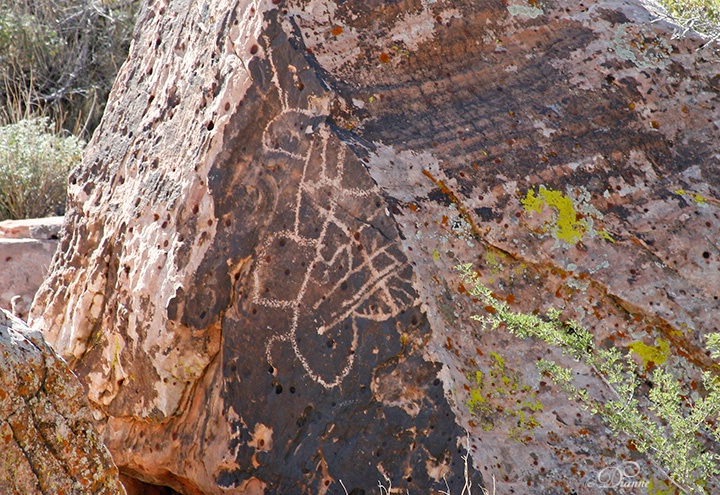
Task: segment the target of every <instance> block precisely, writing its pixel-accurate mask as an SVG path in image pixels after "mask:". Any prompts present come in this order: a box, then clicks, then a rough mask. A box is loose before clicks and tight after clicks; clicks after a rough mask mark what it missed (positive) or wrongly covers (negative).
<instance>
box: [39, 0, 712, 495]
mask: <svg viewBox="0 0 720 495" xmlns="http://www.w3.org/2000/svg"><path fill="white" fill-rule="evenodd" d="M653 20H654V19H653V17H652V16H651V15H650V14H649V13H648V12H647V11H646V10H645V8H644V6H643V5H642V4H641V2H640V1H639V0H624V1H620V0H607V1H596V2H571V1H565V0H558V1H554V2H544V3H540V2H535V1H529V2H524V1H513V2H509V3H508V2H504V1H499V0H498V1H484V2H478V1H475V0H466V1H455V0H453V1H449V0H448V1H442V0H437V1H430V0H427V1H426V0H407V1H402V2H397V1H380V0H374V1H367V0H342V1H341V0H336V1H332V0H294V1H284V0H272V1H267V0H264V1H262V2H256V1H252V2H251V1H239V2H238V1H230V0H217V1H212V2H211V1H201V2H199V3H198V2H188V1H183V0H176V1H155V2H148V3H147V4H146V5H145V7H144V8H143V9H142V11H141V13H140V16H139V23H138V29H137V31H136V39H135V42H134V45H133V47H132V49H131V52H130V56H129V59H128V61H127V63H126V64H125V65H124V66H123V69H122V70H121V72H120V74H119V76H118V80H117V82H116V84H115V87H114V90H113V93H112V95H111V97H110V100H109V102H108V106H107V110H106V114H105V117H104V119H103V122H102V124H101V126H100V127H99V128H98V130H97V131H96V133H95V136H94V138H93V140H92V142H91V143H90V145H89V146H88V148H87V150H86V152H85V156H84V159H83V164H82V166H81V167H80V168H79V169H78V170H76V171H75V172H74V174H73V175H72V177H71V185H70V193H69V194H70V197H69V203H68V213H67V216H68V221H67V223H66V225H67V228H66V229H65V230H64V232H63V235H62V240H61V247H60V250H59V252H58V255H57V256H56V258H55V259H54V263H53V266H52V271H51V274H50V277H49V279H48V280H47V281H46V283H45V284H44V286H43V287H42V289H41V291H40V293H39V294H38V296H37V298H36V300H35V305H34V307H33V310H32V321H33V324H34V325H36V326H37V328H42V329H44V330H45V331H46V337H47V338H48V340H49V341H50V342H52V344H53V345H54V346H56V348H57V349H58V350H59V352H61V353H62V355H63V356H64V357H65V358H66V359H67V360H68V362H69V363H70V365H71V366H72V367H73V369H74V370H75V371H76V372H77V373H78V374H79V376H80V377H81V379H82V380H84V382H85V384H86V385H87V387H88V391H89V397H90V400H91V401H92V402H93V404H94V405H96V406H97V407H98V408H99V409H100V410H101V411H102V412H103V414H104V417H103V418H102V419H101V420H100V421H99V422H98V425H99V427H100V428H102V430H103V432H104V438H105V440H106V442H107V444H108V446H109V448H110V450H111V451H112V452H113V454H114V456H115V459H116V461H117V462H118V464H119V465H120V467H121V469H122V470H123V471H124V472H125V473H127V474H129V475H132V476H134V477H136V478H138V479H141V480H143V481H145V482H148V483H154V484H158V485H167V486H171V487H173V489H175V490H177V491H179V492H182V493H185V494H200V493H206V494H216V493H217V494H220V493H263V492H264V493H290V492H292V493H298V492H303V493H304V492H312V493H316V492H319V493H342V487H341V486H340V484H339V483H340V480H343V484H344V486H345V487H346V488H347V490H348V492H349V493H355V494H357V493H363V491H364V493H370V492H371V491H373V490H374V489H376V488H377V486H376V483H377V481H378V480H379V481H381V482H383V483H385V485H387V483H388V482H387V481H385V477H387V479H389V480H391V481H392V482H393V487H394V488H399V489H402V490H403V491H404V490H406V489H408V490H410V491H411V492H412V493H421V492H422V493H427V492H428V491H429V490H432V489H436V490H437V489H443V490H447V489H449V490H450V491H451V492H453V493H460V492H461V491H462V487H463V484H464V483H465V477H466V476H465V472H464V471H465V469H464V462H463V458H462V456H463V445H464V444H465V433H464V431H463V430H466V431H467V432H468V434H469V439H470V441H469V444H470V445H469V446H470V451H471V454H472V461H473V464H474V467H475V468H476V469H478V471H476V470H474V469H473V468H472V467H471V468H469V469H468V470H467V478H468V479H469V481H472V482H473V483H474V484H475V487H477V485H478V484H479V483H481V482H484V483H485V484H486V486H489V480H490V477H491V476H495V477H496V479H497V481H498V484H499V486H498V490H499V491H500V492H502V493H511V492H513V490H514V491H515V493H538V494H539V493H543V494H545V493H572V492H573V491H574V492H577V493H580V492H582V491H583V490H585V488H582V487H585V486H587V485H588V484H589V483H597V482H599V481H602V480H598V475H599V473H602V472H603V469H605V468H608V467H609V468H612V469H616V470H618V471H615V472H621V473H625V474H627V473H628V471H627V469H626V470H625V471H622V469H624V468H622V467H616V466H618V465H621V463H622V462H632V463H633V464H632V466H633V468H635V467H637V470H638V471H633V473H631V474H632V476H630V475H629V474H628V475H627V477H630V478H633V480H634V481H638V482H643V483H653V486H655V487H660V486H664V485H663V483H666V481H665V475H664V473H663V470H662V469H660V468H658V467H657V465H656V464H653V463H651V462H649V461H648V459H647V458H645V457H643V456H642V455H640V454H639V453H638V452H637V449H636V446H635V445H634V444H633V442H631V441H628V438H627V437H624V436H619V437H614V436H612V435H610V433H609V431H608V429H607V428H606V427H605V426H604V424H603V423H602V421H601V420H600V419H598V418H597V417H594V416H592V415H591V414H590V412H588V411H586V410H584V409H582V408H580V407H578V405H577V404H576V403H574V402H570V401H568V400H567V399H566V398H565V397H564V395H563V394H562V393H561V392H560V390H559V388H558V387H557V386H554V385H553V384H552V383H548V381H547V380H546V379H544V378H543V377H542V376H540V375H539V373H538V370H537V369H536V367H535V362H536V361H537V360H538V359H539V358H541V357H547V356H548V355H550V356H554V357H555V358H556V359H558V360H560V361H563V360H564V362H565V364H567V365H568V366H571V367H572V368H573V370H574V371H575V373H576V374H577V376H578V377H579V378H580V379H581V380H583V383H584V384H585V385H586V386H587V387H588V390H589V393H590V394H591V395H592V396H593V397H595V398H597V399H598V400H601V399H602V398H603V397H604V396H606V395H607V394H608V391H607V390H605V389H604V388H603V383H602V381H601V380H600V379H599V378H598V377H597V376H594V375H593V373H592V370H591V369H589V368H588V367H586V366H584V365H581V364H578V363H574V362H572V361H569V360H568V359H567V358H566V357H563V356H562V355H561V354H560V353H559V352H557V351H555V350H553V349H551V348H548V347H547V346H546V345H544V344H542V343H540V342H538V341H534V340H528V339H526V340H521V339H519V338H515V337H512V336H510V335H508V334H507V333H506V332H503V331H500V330H498V331H494V332H486V333H483V332H480V331H479V326H478V325H477V324H476V323H475V322H474V320H472V319H471V318H470V317H471V316H472V315H473V314H476V313H482V312H484V311H485V309H484V308H483V304H477V302H476V301H473V299H472V297H470V296H469V295H468V292H469V288H468V287H466V286H465V285H464V284H463V283H462V282H461V281H460V277H459V273H458V272H457V270H456V269H455V268H454V267H455V265H457V264H459V263H473V264H474V267H475V268H476V269H477V270H478V273H479V275H480V278H481V280H482V281H483V282H484V283H485V284H486V285H488V286H490V287H491V288H492V290H493V291H494V295H495V297H496V298H503V299H504V300H506V301H507V302H508V303H509V304H510V305H511V307H512V308H513V310H516V311H518V312H524V313H533V312H535V313H537V312H538V311H543V310H545V309H547V308H548V307H550V306H553V307H555V308H559V309H560V310H562V311H563V313H562V318H563V319H569V318H574V319H577V320H578V321H579V322H580V323H581V324H582V325H583V326H585V327H587V328H589V329H591V330H592V331H593V332H594V334H595V340H596V342H597V343H598V344H599V345H600V344H602V345H609V346H616V347H618V348H619V349H621V350H626V349H636V350H641V351H643V352H639V354H642V355H641V356H639V357H638V359H639V358H640V357H642V358H643V359H645V361H646V362H643V363H642V364H644V365H645V367H646V368H642V367H641V368H640V372H641V373H643V372H644V369H648V370H649V369H651V368H652V367H653V366H654V365H656V364H657V365H660V364H662V363H661V362H660V361H661V359H660V357H662V356H664V359H663V361H669V362H671V363H672V364H673V366H674V369H675V370H676V372H677V373H678V374H679V376H681V377H684V378H686V379H688V380H690V379H691V377H697V376H698V374H699V372H700V371H702V370H708V371H711V372H713V373H717V365H716V364H715V363H714V362H713V361H712V360H711V359H710V358H709V357H708V356H707V355H706V354H705V352H704V351H703V348H702V346H703V345H704V339H703V336H704V335H705V334H706V333H708V332H710V331H713V330H714V329H716V323H715V321H714V315H715V314H716V313H717V310H718V304H719V303H718V297H719V296H720V283H719V281H720V278H719V275H718V268H719V267H720V262H719V260H720V251H719V250H718V246H717V243H716V241H715V238H716V237H717V235H716V234H717V232H718V221H719V220H718V205H719V204H720V201H719V200H718V199H717V198H718V197H720V196H718V194H719V192H718V191H717V185H718V184H719V183H720V177H719V173H718V170H719V169H718V168H717V166H716V160H717V156H718V154H719V153H720V144H719V142H718V140H717V139H716V138H715V133H716V131H717V125H718V123H720V111H718V110H717V108H718V101H717V100H718V94H719V93H720V86H719V82H718V81H719V79H718V76H717V72H718V70H717V67H718V66H717V62H716V60H717V53H715V49H714V48H713V47H712V46H703V41H702V40H701V39H699V38H697V37H694V36H687V37H685V38H682V39H676V38H675V37H674V36H673V34H674V28H673V27H672V26H671V25H669V24H667V23H664V22H657V23H654V22H653ZM487 311H489V312H490V313H492V312H493V311H494V309H493V308H492V307H488V308H487ZM642 346H645V347H642ZM658 356H659V357H658ZM656 361H657V362H656ZM642 378H643V379H645V378H646V377H645V376H643V377H642ZM480 473H482V476H481V474H480ZM605 473H607V471H605ZM638 476H640V477H642V479H639V478H638ZM443 479H446V480H447V483H448V487H449V488H447V487H446V485H445V481H444V480H443ZM708 483H710V485H709V486H710V488H712V486H713V485H712V481H711V480H710V481H708ZM593 489H594V490H596V489H597V488H593ZM658 489H659V488H658Z"/></svg>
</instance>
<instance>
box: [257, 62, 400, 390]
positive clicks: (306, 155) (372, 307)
mask: <svg viewBox="0 0 720 495" xmlns="http://www.w3.org/2000/svg"><path fill="white" fill-rule="evenodd" d="M267 55H268V57H269V59H270V61H271V65H272V67H273V72H274V73H275V77H273V82H274V83H275V86H276V88H277V91H278V93H279V94H280V99H281V101H282V102H283V110H282V112H281V113H280V114H279V115H278V117H276V118H275V119H273V120H272V121H271V122H270V123H269V124H268V125H267V127H266V129H265V132H264V134H263V139H262V142H263V148H264V151H265V153H266V156H273V155H275V156H278V155H279V156H281V157H282V159H283V160H284V161H286V162H289V165H290V167H289V168H290V170H291V171H292V172H291V173H293V174H295V173H297V174H298V175H299V177H298V181H297V185H296V192H295V195H294V199H295V201H294V204H293V205H288V208H287V211H290V212H292V214H293V215H294V218H292V223H291V225H290V226H288V225H287V223H286V224H285V228H283V229H279V230H277V231H275V232H273V233H271V234H270V235H269V236H268V237H267V238H266V239H265V241H264V243H263V244H262V246H261V248H260V251H259V254H258V262H257V268H256V270H255V272H254V289H253V303H254V304H255V305H257V306H261V307H264V308H267V309H270V310H277V311H278V313H279V314H278V318H276V319H275V320H273V321H277V322H278V324H277V326H275V327H273V328H268V330H270V332H271V333H272V336H271V337H270V338H269V340H268V341H267V346H266V356H267V359H268V362H269V363H270V364H271V365H272V364H273V350H274V348H275V347H276V346H277V345H278V344H279V343H287V344H288V345H290V346H291V347H292V350H293V353H294V355H295V357H296V358H297V359H298V361H299V362H300V363H301V364H302V366H303V368H304V370H305V372H306V373H307V375H308V376H309V377H310V378H311V379H312V380H313V381H314V382H316V383H318V384H320V385H322V386H323V387H325V388H334V387H337V386H339V385H340V384H341V383H342V381H343V379H344V378H345V377H346V376H347V375H348V373H350V371H351V370H352V368H353V364H354V361H355V356H354V352H355V349H356V347H357V343H358V327H359V326H358V323H357V321H358V319H360V318H364V319H367V320H373V321H384V320H387V319H389V318H391V317H392V316H394V315H397V314H398V313H399V312H400V310H401V308H402V307H403V306H405V304H409V303H411V302H412V301H413V299H414V296H413V294H410V293H408V292H405V291H398V290H397V289H396V287H399V286H403V285H406V284H403V283H399V282H397V281H394V280H393V279H394V278H396V277H400V276H401V275H400V270H401V268H403V267H404V266H406V264H407V261H406V258H405V257H404V256H403V255H402V253H401V252H400V251H399V250H398V249H397V248H396V247H394V246H392V245H391V243H390V242H389V240H390V237H391V236H393V235H394V233H390V232H383V230H382V228H381V227H378V225H382V224H383V223H384V222H386V221H387V220H386V219H387V217H388V212H387V211H386V209H385V207H384V206H383V203H382V202H381V201H380V197H379V194H378V190H377V188H376V187H375V186H374V185H372V184H371V183H370V182H368V183H367V186H366V187H358V186H359V185H358V184H351V183H349V182H350V180H349V178H348V176H347V174H346V168H347V167H351V166H356V167H359V166H361V165H360V163H359V162H358V160H357V158H356V157H355V156H354V155H351V154H348V151H347V147H346V146H345V145H342V144H341V143H340V142H339V141H338V140H337V138H336V137H335V136H334V134H333V133H332V132H331V130H330V129H329V128H328V126H327V125H326V124H324V123H314V122H313V120H315V121H317V120H318V118H317V114H316V113H315V112H313V111H310V110H306V109H300V108H292V107H290V105H289V103H288V96H287V94H286V92H285V91H284V90H283V88H282V85H281V84H280V82H279V80H278V77H277V73H276V71H275V67H274V64H273V63H272V58H273V55H272V51H271V50H270V49H268V50H267ZM289 150H292V151H289ZM368 204H374V205H375V207H374V208H372V209H371V211H372V213H371V214H370V215H369V217H367V214H364V215H363V216H365V217H366V218H360V217H358V216H357V215H358V214H355V213H353V212H359V211H361V208H360V207H361V206H363V207H364V208H365V209H366V211H367V205H368ZM383 217H385V218H383ZM308 219H313V220H312V221H308ZM288 223H290V222H288ZM278 259H282V260H284V262H287V260H292V261H293V263H292V265H293V266H292V268H291V267H288V266H285V265H281V264H279V263H278V262H276V261H274V260H278ZM278 284H280V285H281V288H280V290H277V289H275V288H274V287H273V288H271V287H270V286H271V285H274V286H276V287H277V285H278ZM391 287H392V288H393V289H392V291H391V289H390V288H391ZM318 315H324V316H318ZM308 327H312V328H308ZM299 330H301V331H302V334H303V335H304V336H305V335H315V336H317V337H318V339H315V340H314V343H313V344H311V345H319V346H322V345H326V346H327V347H328V348H330V349H332V350H333V352H340V353H342V352H344V353H345V354H346V355H347V357H346V358H345V359H344V365H343V366H342V367H341V369H336V370H331V369H327V368H328V366H327V363H324V365H323V366H321V367H322V368H323V370H322V371H320V370H319V368H320V367H319V366H318V363H314V362H312V360H311V358H310V357H309V355H308V352H306V350H305V349H304V348H303V345H302V344H301V343H300V340H299V339H298V331H299ZM305 338H307V337H305ZM305 345H307V344H305Z"/></svg>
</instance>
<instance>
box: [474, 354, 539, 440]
mask: <svg viewBox="0 0 720 495" xmlns="http://www.w3.org/2000/svg"><path fill="white" fill-rule="evenodd" d="M490 357H491V358H492V360H493V362H492V364H491V365H490V368H489V369H488V370H487V372H483V371H481V370H477V371H475V372H474V373H469V374H468V380H469V381H470V383H471V388H470V390H469V396H470V397H469V398H468V400H467V407H468V410H469V411H470V413H471V414H472V415H473V417H474V418H476V420H477V421H479V423H480V424H479V426H480V427H481V428H482V429H483V430H485V431H489V430H492V429H493V428H494V427H495V425H496V422H497V421H498V420H499V419H500V418H502V419H503V420H504V422H506V423H507V424H509V429H508V437H509V438H510V439H511V440H514V441H517V442H522V443H525V442H527V440H528V434H529V433H530V432H532V430H533V429H535V428H537V427H538V426H540V423H539V422H538V421H537V420H536V419H535V417H534V416H533V414H532V413H533V412H537V411H542V410H543V406H542V404H541V403H540V402H539V401H537V400H536V399H535V393H534V392H533V391H532V390H531V388H530V387H529V386H528V385H524V384H522V383H521V381H520V377H519V375H518V374H517V373H516V372H514V371H513V370H511V369H509V368H508V367H507V365H506V362H505V358H503V357H502V356H501V355H500V354H498V353H496V352H491V353H490ZM510 404H512V405H513V407H508V405H510Z"/></svg>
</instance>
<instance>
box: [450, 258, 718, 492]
mask: <svg viewBox="0 0 720 495" xmlns="http://www.w3.org/2000/svg"><path fill="white" fill-rule="evenodd" d="M456 268H457V269H458V270H459V271H460V273H461V276H462V279H463V282H464V283H466V284H467V285H469V286H470V290H469V293H470V294H471V295H473V296H475V297H478V298H480V299H481V303H482V304H483V305H485V306H489V307H491V308H492V309H493V311H491V312H490V313H489V314H488V315H487V316H474V317H473V318H474V319H476V320H478V321H480V322H481V323H482V325H483V328H484V329H485V330H494V329H497V328H498V327H500V326H501V325H502V326H505V327H506V328H507V330H508V331H509V332H510V333H511V334H512V335H515V336H517V337H520V338H530V337H532V338H538V339H540V340H542V341H544V342H545V343H547V344H549V345H550V346H552V347H555V348H559V349H561V350H562V351H563V353H565V354H567V355H569V356H570V357H572V358H573V359H574V360H575V361H578V362H581V363H583V364H585V365H586V366H588V367H589V368H590V369H592V370H593V372H594V373H595V374H596V375H597V376H598V377H599V378H600V379H601V380H602V382H603V383H604V384H605V385H606V386H607V387H608V389H609V390H610V391H611V393H612V394H613V396H614V398H613V399H610V400H607V401H600V400H597V399H594V398H592V397H591V396H590V394H589V393H588V391H587V390H586V389H584V388H578V387H576V386H575V385H574V384H573V379H574V373H573V371H572V370H571V369H569V368H566V367H564V366H561V365H559V364H557V363H556V362H554V361H548V360H540V361H538V370H539V371H540V372H541V373H543V374H545V375H547V376H549V377H550V378H551V379H552V380H553V381H554V382H555V383H557V384H558V385H560V387H561V388H562V389H563V391H565V392H566V393H567V394H568V395H569V397H570V398H571V399H573V400H576V401H578V402H579V403H580V404H581V405H582V407H584V408H586V409H588V410H590V411H591V412H592V413H593V414H596V415H599V416H600V417H602V418H603V420H604V421H605V422H606V424H607V425H608V426H609V427H610V429H611V430H612V431H613V432H614V433H615V434H616V435H618V434H626V435H628V436H629V437H630V438H631V440H632V443H633V445H634V446H635V448H636V449H637V450H638V451H639V452H641V453H647V454H648V455H649V457H650V459H651V460H652V461H653V462H654V463H655V465H656V466H657V467H659V468H660V469H662V470H663V471H664V472H665V473H666V474H667V476H668V479H669V480H670V481H671V482H672V483H673V484H675V485H676V486H677V487H678V488H680V489H681V490H682V491H683V492H686V493H707V492H706V490H705V489H704V485H705V484H706V482H707V480H708V479H710V478H711V477H715V476H717V475H718V474H720V465H719V461H720V455H718V454H717V453H715V452H713V450H714V449H709V448H707V446H706V445H705V444H704V443H703V441H702V440H701V439H700V438H698V432H699V431H704V432H705V433H707V434H708V435H707V436H709V437H710V438H711V439H712V440H713V441H715V442H718V441H720V426H718V424H717V419H718V415H719V414H720V379H718V378H717V377H716V376H714V375H712V374H711V373H709V372H705V373H703V384H704V388H705V395H704V397H698V398H697V399H695V400H693V399H692V398H691V397H690V393H683V392H682V390H681V386H680V383H679V381H678V380H677V378H675V377H674V376H673V375H672V374H671V372H669V371H666V370H665V369H663V368H662V367H660V366H658V367H656V368H655V370H654V371H653V373H652V378H651V383H652V387H651V389H650V392H649V393H648V396H647V397H642V394H640V393H639V391H638V388H639V381H640V380H639V376H640V373H641V372H640V370H639V369H638V366H637V365H636V364H635V361H634V360H633V359H632V358H631V356H630V354H627V355H625V356H623V355H622V354H621V352H620V351H619V350H618V349H617V348H614V347H613V348H610V349H603V348H600V347H597V346H596V345H595V343H594V341H593V336H592V334H591V333H590V332H588V331H587V330H586V329H585V328H583V327H582V326H581V325H580V324H579V323H577V322H575V321H568V322H565V321H561V320H560V312H559V311H558V310H556V309H553V308H551V309H549V310H548V311H547V312H546V314H545V316H544V317H541V316H538V315H534V314H523V313H516V312H513V311H511V310H510V308H509V306H508V305H507V304H506V303H505V302H504V301H501V300H498V299H496V298H495V297H493V295H492V291H491V290H490V289H489V288H488V287H486V286H485V285H483V284H482V282H481V281H480V279H479V277H478V275H477V273H476V272H475V271H474V270H473V268H472V265H470V264H465V265H458V266H457V267H456ZM708 348H709V349H710V351H711V352H712V353H713V356H714V357H718V356H720V334H710V336H709V337H708Z"/></svg>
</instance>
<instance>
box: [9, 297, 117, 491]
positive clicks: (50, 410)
mask: <svg viewBox="0 0 720 495" xmlns="http://www.w3.org/2000/svg"><path fill="white" fill-rule="evenodd" d="M0 356H2V357H1V358H0V493H2V494H8V495H10V494H18V495H20V494H22V495H36V494H43V495H45V494H47V495H51V494H52V495H56V494H59V493H66V494H74V495H81V494H98V495H105V494H107V495H110V494H113V495H118V494H119V495H124V494H125V489H124V488H123V486H122V484H121V483H120V480H119V474H118V469H117V467H116V466H115V463H114V462H113V460H112V458H111V457H110V453H109V452H108V450H107V449H106V448H105V445H104V444H103V442H102V439H101V438H100V435H99V434H98V433H97V431H96V430H95V428H94V426H93V423H92V416H91V410H90V405H89V403H88V401H87V398H86V397H85V392H84V390H83V388H82V386H81V385H80V382H79V381H78V379H77V377H76V376H75V375H74V374H73V373H72V372H71V371H70V369H69V368H68V366H67V364H66V363H65V361H63V360H62V359H61V358H60V357H58V355H57V354H55V351H53V350H52V348H51V347H50V346H49V345H48V344H47V343H45V340H44V339H43V337H42V334H41V333H40V332H38V331H34V330H31V329H29V328H28V327H27V325H25V323H23V322H22V321H21V320H20V319H18V318H16V317H14V316H13V315H11V314H10V313H9V312H8V311H5V310H2V309H0Z"/></svg>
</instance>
